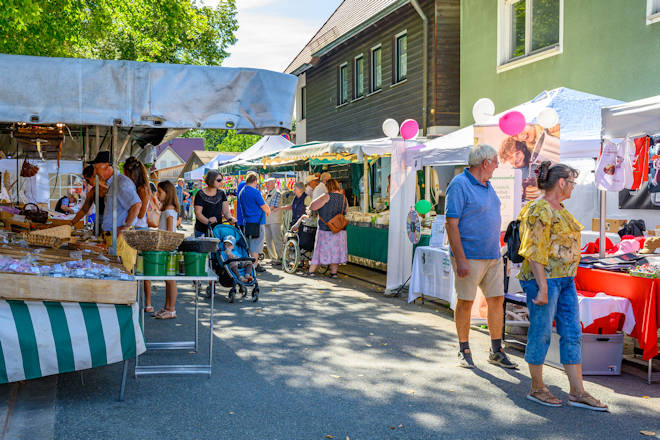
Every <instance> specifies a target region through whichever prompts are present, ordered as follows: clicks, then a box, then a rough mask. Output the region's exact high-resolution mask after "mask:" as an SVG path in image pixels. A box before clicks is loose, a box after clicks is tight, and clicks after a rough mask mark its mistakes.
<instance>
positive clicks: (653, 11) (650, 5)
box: [460, 0, 660, 126]
mask: <svg viewBox="0 0 660 440" xmlns="http://www.w3.org/2000/svg"><path fill="white" fill-rule="evenodd" d="M460 32H461V38H460V44H461V61H460V67H461V69H460V74H461V79H460V91H461V94H460V108H461V121H460V122H461V126H465V125H469V124H471V123H473V122H474V121H473V118H472V106H473V105H474V103H475V102H476V101H477V100H478V99H479V98H482V97H488V98H490V99H492V100H493V101H494V102H495V107H496V111H497V112H499V111H502V110H505V109H507V108H511V107H513V106H515V105H518V104H520V103H522V102H525V101H527V100H529V99H532V98H533V97H534V96H536V95H537V94H538V93H540V92H541V91H543V90H550V89H553V88H557V87H562V86H563V87H569V88H572V89H576V90H580V91H583V92H588V93H593V94H596V95H600V96H606V97H609V98H615V99H619V100H623V101H629V100H633V99H639V98H644V97H647V96H653V95H657V94H660V81H659V80H658V73H657V68H656V67H657V66H658V62H657V60H658V59H660V0H625V1H621V0H579V1H575V0H488V1H484V0H462V1H461V29H460Z"/></svg>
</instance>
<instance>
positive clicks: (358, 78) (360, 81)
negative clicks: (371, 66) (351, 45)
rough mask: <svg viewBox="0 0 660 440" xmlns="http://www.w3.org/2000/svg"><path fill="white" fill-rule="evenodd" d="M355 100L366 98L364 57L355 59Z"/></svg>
mask: <svg viewBox="0 0 660 440" xmlns="http://www.w3.org/2000/svg"><path fill="white" fill-rule="evenodd" d="M353 78H354V83H355V84H354V85H353V99H358V98H362V97H363V96H364V57H363V56H362V55H358V56H356V57H355V62H354V68H353Z"/></svg>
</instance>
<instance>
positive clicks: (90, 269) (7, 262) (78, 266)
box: [0, 256, 134, 281]
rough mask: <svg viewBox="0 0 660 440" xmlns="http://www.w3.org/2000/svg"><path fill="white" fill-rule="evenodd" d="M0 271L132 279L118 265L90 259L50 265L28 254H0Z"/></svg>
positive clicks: (101, 278) (102, 278)
mask: <svg viewBox="0 0 660 440" xmlns="http://www.w3.org/2000/svg"><path fill="white" fill-rule="evenodd" d="M0 272H11V273H23V274H32V275H41V276H49V277H55V278H88V279H98V280H121V281H132V280H134V278H133V276H132V275H129V274H127V273H125V272H123V271H122V270H121V269H120V268H118V267H112V266H110V265H107V264H99V263H94V262H93V261H90V260H71V261H66V262H64V263H56V264H53V265H52V266H47V265H42V264H40V263H37V262H36V259H35V258H30V257H29V256H27V257H25V258H22V259H16V258H11V257H2V256H0Z"/></svg>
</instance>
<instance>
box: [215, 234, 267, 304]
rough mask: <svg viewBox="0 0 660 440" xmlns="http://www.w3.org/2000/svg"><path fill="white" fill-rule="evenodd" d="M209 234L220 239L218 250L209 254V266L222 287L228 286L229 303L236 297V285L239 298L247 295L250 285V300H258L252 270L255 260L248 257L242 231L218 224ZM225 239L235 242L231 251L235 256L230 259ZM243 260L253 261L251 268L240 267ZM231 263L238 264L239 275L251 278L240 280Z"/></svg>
mask: <svg viewBox="0 0 660 440" xmlns="http://www.w3.org/2000/svg"><path fill="white" fill-rule="evenodd" d="M211 235H212V236H213V237H215V238H218V239H220V244H219V245H218V250H217V251H216V252H214V253H212V254H211V267H212V268H213V271H214V272H215V273H216V274H217V275H218V279H219V282H220V284H221V285H222V286H223V287H230V289H229V293H228V295H227V300H228V301H229V302H230V303H231V302H234V299H235V298H236V286H238V292H239V293H240V294H241V298H245V296H247V291H248V287H252V302H257V301H258V300H259V283H258V282H257V275H256V271H255V270H254V266H255V265H256V262H255V261H254V258H252V257H250V253H249V252H248V245H247V240H246V239H245V236H244V235H243V233H242V232H241V231H240V230H238V229H237V228H235V227H234V226H231V225H223V224H218V225H215V226H213V227H212V228H211ZM227 239H228V240H229V241H230V242H231V243H232V244H234V243H235V245H234V249H233V251H232V253H233V254H234V255H235V257H236V258H231V259H230V258H228V257H227V255H226V253H225V250H224V249H225V245H224V240H227ZM245 262H252V263H253V264H252V268H251V270H248V269H247V268H245V267H240V266H242V264H241V263H245ZM231 263H238V264H239V269H238V271H239V273H240V275H241V277H248V276H249V277H251V278H252V279H251V280H250V281H241V280H240V279H239V277H238V276H237V275H236V274H235V273H234V271H233V270H232V269H231V267H230V264H231Z"/></svg>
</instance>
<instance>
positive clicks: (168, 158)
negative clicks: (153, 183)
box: [156, 147, 183, 170]
mask: <svg viewBox="0 0 660 440" xmlns="http://www.w3.org/2000/svg"><path fill="white" fill-rule="evenodd" d="M182 164H183V161H181V159H180V158H179V156H177V155H176V153H174V152H173V151H172V150H171V149H170V148H169V147H167V148H166V149H165V150H164V151H163V152H162V153H161V154H160V156H158V158H157V159H156V169H158V170H161V169H163V168H169V167H173V166H177V165H182Z"/></svg>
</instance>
